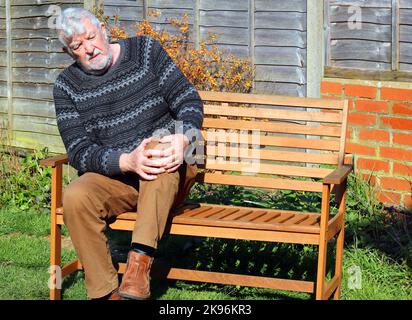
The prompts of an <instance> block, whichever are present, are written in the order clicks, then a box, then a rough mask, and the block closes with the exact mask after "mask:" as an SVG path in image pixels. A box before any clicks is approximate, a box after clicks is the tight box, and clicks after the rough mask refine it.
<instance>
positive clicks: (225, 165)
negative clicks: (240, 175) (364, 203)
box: [205, 160, 333, 178]
mask: <svg viewBox="0 0 412 320" xmlns="http://www.w3.org/2000/svg"><path fill="white" fill-rule="evenodd" d="M205 167H206V169H211V170H223V171H235V172H248V173H266V174H274V175H282V176H294V177H307V178H324V177H326V176H327V175H328V174H330V173H332V172H333V169H324V168H310V167H300V166H289V165H273V164H266V163H261V164H260V165H259V167H257V166H256V164H255V165H254V164H253V163H245V162H234V161H215V162H214V161H210V160H208V161H207V163H206V166H205Z"/></svg>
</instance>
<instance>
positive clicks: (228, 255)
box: [109, 231, 335, 300]
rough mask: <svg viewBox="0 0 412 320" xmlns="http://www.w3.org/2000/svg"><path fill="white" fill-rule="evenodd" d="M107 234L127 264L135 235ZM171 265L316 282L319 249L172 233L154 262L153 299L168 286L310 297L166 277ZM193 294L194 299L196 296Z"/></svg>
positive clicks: (232, 294)
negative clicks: (130, 245) (131, 238)
mask: <svg viewBox="0 0 412 320" xmlns="http://www.w3.org/2000/svg"><path fill="white" fill-rule="evenodd" d="M109 237H110V239H111V240H110V243H111V250H112V257H113V261H114V264H115V265H117V264H118V263H119V262H126V260H127V252H128V250H129V244H130V237H131V233H130V232H119V231H110V234H109ZM333 247H334V245H333V244H332V243H331V245H330V250H329V252H328V264H327V270H328V272H330V273H331V274H333V273H334V261H335V260H334V250H332V248H333ZM170 267H176V268H183V269H191V270H201V271H212V272H221V273H233V274H245V275H254V276H262V277H270V278H282V279H293V280H306V281H315V279H316V271H317V247H315V246H310V245H291V244H278V243H267V242H258V241H243V240H230V239H216V238H199V237H190V236H173V235H168V236H165V237H164V238H163V239H162V241H161V242H160V243H159V248H158V250H157V252H156V256H155V261H154V264H153V276H152V298H153V299H159V298H161V297H162V296H164V295H165V294H166V292H167V290H168V289H170V288H176V289H179V288H180V289H183V290H189V291H192V292H213V293H222V294H224V295H225V296H226V297H228V298H230V299H250V298H252V299H253V298H256V299H275V300H276V299H282V300H284V299H288V300H307V299H308V298H309V299H310V298H314V297H313V296H312V295H310V294H305V293H303V294H302V293H284V291H279V290H271V289H261V288H251V287H240V286H235V285H232V286H226V285H217V284H208V283H203V282H191V281H175V280H166V279H165V276H164V275H165V272H166V271H167V270H168V268H170ZM192 296H193V299H196V294H193V295H192Z"/></svg>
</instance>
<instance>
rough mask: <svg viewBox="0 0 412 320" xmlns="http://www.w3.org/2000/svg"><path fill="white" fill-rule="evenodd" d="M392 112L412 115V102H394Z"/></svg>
mask: <svg viewBox="0 0 412 320" xmlns="http://www.w3.org/2000/svg"><path fill="white" fill-rule="evenodd" d="M392 113H393V114H402V115H406V116H412V104H411V103H394V104H393V107H392Z"/></svg>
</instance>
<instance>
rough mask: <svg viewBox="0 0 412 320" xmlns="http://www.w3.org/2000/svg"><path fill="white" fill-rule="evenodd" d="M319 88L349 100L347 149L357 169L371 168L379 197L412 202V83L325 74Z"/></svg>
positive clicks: (368, 172)
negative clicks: (337, 77) (354, 78)
mask: <svg viewBox="0 0 412 320" xmlns="http://www.w3.org/2000/svg"><path fill="white" fill-rule="evenodd" d="M321 94H322V97H325V98H327V97H330V98H341V99H343V98H346V99H348V100H349V119H348V120H349V121H348V131H347V137H348V140H347V148H346V151H347V152H350V153H354V154H355V170H356V171H360V172H362V173H363V174H364V176H369V175H371V174H372V176H373V178H372V181H373V182H374V183H377V184H378V185H379V187H380V188H379V189H380V190H381V191H380V194H379V199H380V201H381V202H383V203H386V204H394V205H402V206H405V207H412V197H411V194H412V191H411V189H412V187H411V186H412V85H411V84H408V83H398V82H380V81H366V80H348V79H331V78H325V79H323V81H322V85H321Z"/></svg>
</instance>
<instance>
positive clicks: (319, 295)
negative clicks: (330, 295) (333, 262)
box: [316, 240, 328, 300]
mask: <svg viewBox="0 0 412 320" xmlns="http://www.w3.org/2000/svg"><path fill="white" fill-rule="evenodd" d="M327 251H328V242H327V241H326V240H324V241H322V242H321V243H320V244H319V253H318V273H317V276H316V300H324V299H325V284H326V280H325V277H326V256H327Z"/></svg>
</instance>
